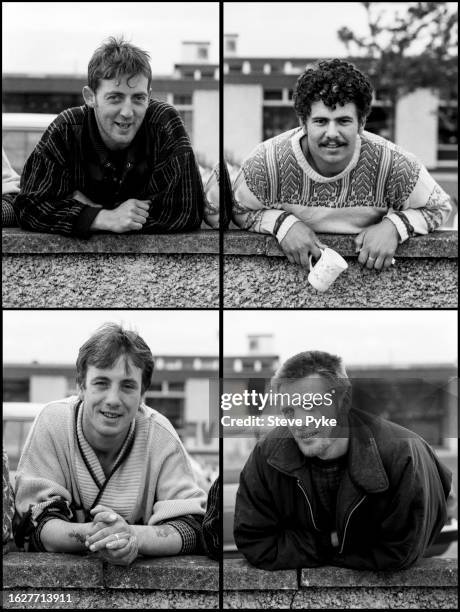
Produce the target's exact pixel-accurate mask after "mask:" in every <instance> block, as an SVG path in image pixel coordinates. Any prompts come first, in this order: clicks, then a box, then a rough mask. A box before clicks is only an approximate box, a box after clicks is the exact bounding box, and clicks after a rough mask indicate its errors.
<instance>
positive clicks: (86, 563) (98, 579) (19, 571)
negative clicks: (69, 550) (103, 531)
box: [3, 552, 104, 589]
mask: <svg viewBox="0 0 460 612" xmlns="http://www.w3.org/2000/svg"><path fill="white" fill-rule="evenodd" d="M44 585H46V586H48V587H49V588H50V589H53V588H54V589H56V588H59V587H61V588H64V587H74V588H88V589H89V588H94V587H100V588H102V587H103V586H104V581H103V569H102V562H101V561H100V559H96V558H94V557H85V556H81V555H67V554H64V553H63V554H59V555H56V554H53V553H30V554H27V553H23V552H12V553H8V555H6V556H5V557H4V558H3V588H4V589H13V588H18V587H19V588H20V589H22V588H23V587H43V586H44Z"/></svg>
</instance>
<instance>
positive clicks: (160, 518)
mask: <svg viewBox="0 0 460 612" xmlns="http://www.w3.org/2000/svg"><path fill="white" fill-rule="evenodd" d="M168 438H169V440H167V448H168V450H167V452H166V453H165V454H164V455H163V457H162V458H161V468H160V471H159V475H158V479H157V482H156V490H155V503H154V505H153V512H152V515H151V517H150V519H149V520H148V524H149V525H160V524H168V525H172V526H173V527H174V528H175V529H177V531H178V532H179V534H180V535H181V538H182V549H181V553H182V554H191V553H193V552H196V551H197V550H198V549H199V546H200V532H201V523H202V520H203V515H204V512H205V506H206V493H205V492H204V491H203V490H202V489H201V488H200V487H199V486H198V484H197V481H196V477H195V474H194V472H193V468H192V466H191V463H190V460H189V457H188V454H187V451H186V450H185V448H184V447H183V445H182V443H181V442H180V440H179V439H175V438H174V437H173V436H172V435H171V434H169V435H168ZM154 459H155V461H158V460H159V456H158V455H157V457H155V458H154Z"/></svg>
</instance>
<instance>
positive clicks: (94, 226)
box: [89, 208, 112, 232]
mask: <svg viewBox="0 0 460 612" xmlns="http://www.w3.org/2000/svg"><path fill="white" fill-rule="evenodd" d="M111 212H112V211H110V210H106V209H105V208H102V209H101V210H100V211H99V212H98V213H97V215H96V216H95V217H94V220H93V222H92V223H91V225H90V228H89V229H90V230H91V231H93V232H97V231H112V214H111Z"/></svg>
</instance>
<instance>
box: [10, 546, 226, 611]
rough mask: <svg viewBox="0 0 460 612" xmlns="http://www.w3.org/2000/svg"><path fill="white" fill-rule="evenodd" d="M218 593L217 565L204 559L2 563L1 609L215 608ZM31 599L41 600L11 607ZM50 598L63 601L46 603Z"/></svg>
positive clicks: (26, 558) (15, 558) (50, 557)
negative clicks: (124, 564)
mask: <svg viewBox="0 0 460 612" xmlns="http://www.w3.org/2000/svg"><path fill="white" fill-rule="evenodd" d="M218 588H219V564H218V563H217V562H216V561H212V560H211V559H208V558H207V557H204V556H194V555H188V556H187V555H184V556H180V557H166V558H157V559H144V558H142V559H138V560H137V561H135V562H134V563H133V564H132V565H131V566H130V567H129V568H125V567H118V566H110V565H108V564H107V563H104V562H103V561H102V560H101V559H98V558H95V557H86V556H82V555H67V554H53V553H30V554H28V553H23V552H19V553H18V552H16V553H8V554H7V555H5V557H4V558H3V606H4V607H5V608H20V609H28V608H46V609H49V608H66V609H71V608H82V609H91V608H106V609H111V608H146V609H162V608H171V609H179V608H180V609H187V608H188V609H193V608H199V609H204V608H218V605H219V594H218ZM32 594H37V595H39V596H40V597H37V598H33V601H30V602H29V601H27V600H26V601H16V602H15V601H14V597H15V596H19V599H21V595H23V596H27V595H32ZM50 594H51V595H56V596H58V595H60V596H61V597H60V598H59V597H57V599H58V600H60V599H64V601H56V602H54V601H49V599H50V598H49V597H47V596H48V595H50ZM69 598H70V601H69ZM35 599H38V601H35ZM51 599H52V598H51Z"/></svg>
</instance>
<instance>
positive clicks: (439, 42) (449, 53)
mask: <svg viewBox="0 0 460 612" xmlns="http://www.w3.org/2000/svg"><path fill="white" fill-rule="evenodd" d="M361 4H362V5H363V7H364V9H365V10H366V13H367V23H368V29H369V32H368V33H367V34H366V35H364V36H358V35H357V34H355V33H354V32H352V31H351V30H350V29H349V28H348V27H343V28H341V29H340V30H339V31H338V32H337V34H338V37H339V39H340V40H341V41H342V42H343V43H344V45H345V46H346V48H347V51H348V53H349V55H350V56H353V57H355V56H356V59H360V58H361V59H362V61H363V67H364V66H365V67H366V69H367V72H368V74H369V75H370V77H371V79H372V82H373V85H374V87H375V88H376V90H377V91H378V97H379V99H380V100H384V101H388V102H389V103H390V105H389V111H390V116H389V123H390V125H389V128H390V133H391V136H390V137H391V138H392V139H394V126H395V110H396V102H397V100H398V99H399V98H400V97H401V96H403V95H404V94H407V93H410V92H412V91H414V90H416V89H418V88H420V87H426V88H430V89H434V90H437V91H439V92H440V94H441V96H442V97H443V99H446V100H448V101H452V100H454V99H456V97H457V79H458V69H457V45H458V10H457V9H456V8H455V9H453V8H452V6H451V5H452V4H453V3H448V2H398V3H392V6H393V7H394V6H395V5H399V6H398V9H399V10H397V11H396V12H393V10H391V11H389V10H388V7H387V8H385V7H384V6H382V5H385V4H386V3H382V2H362V3H361Z"/></svg>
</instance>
